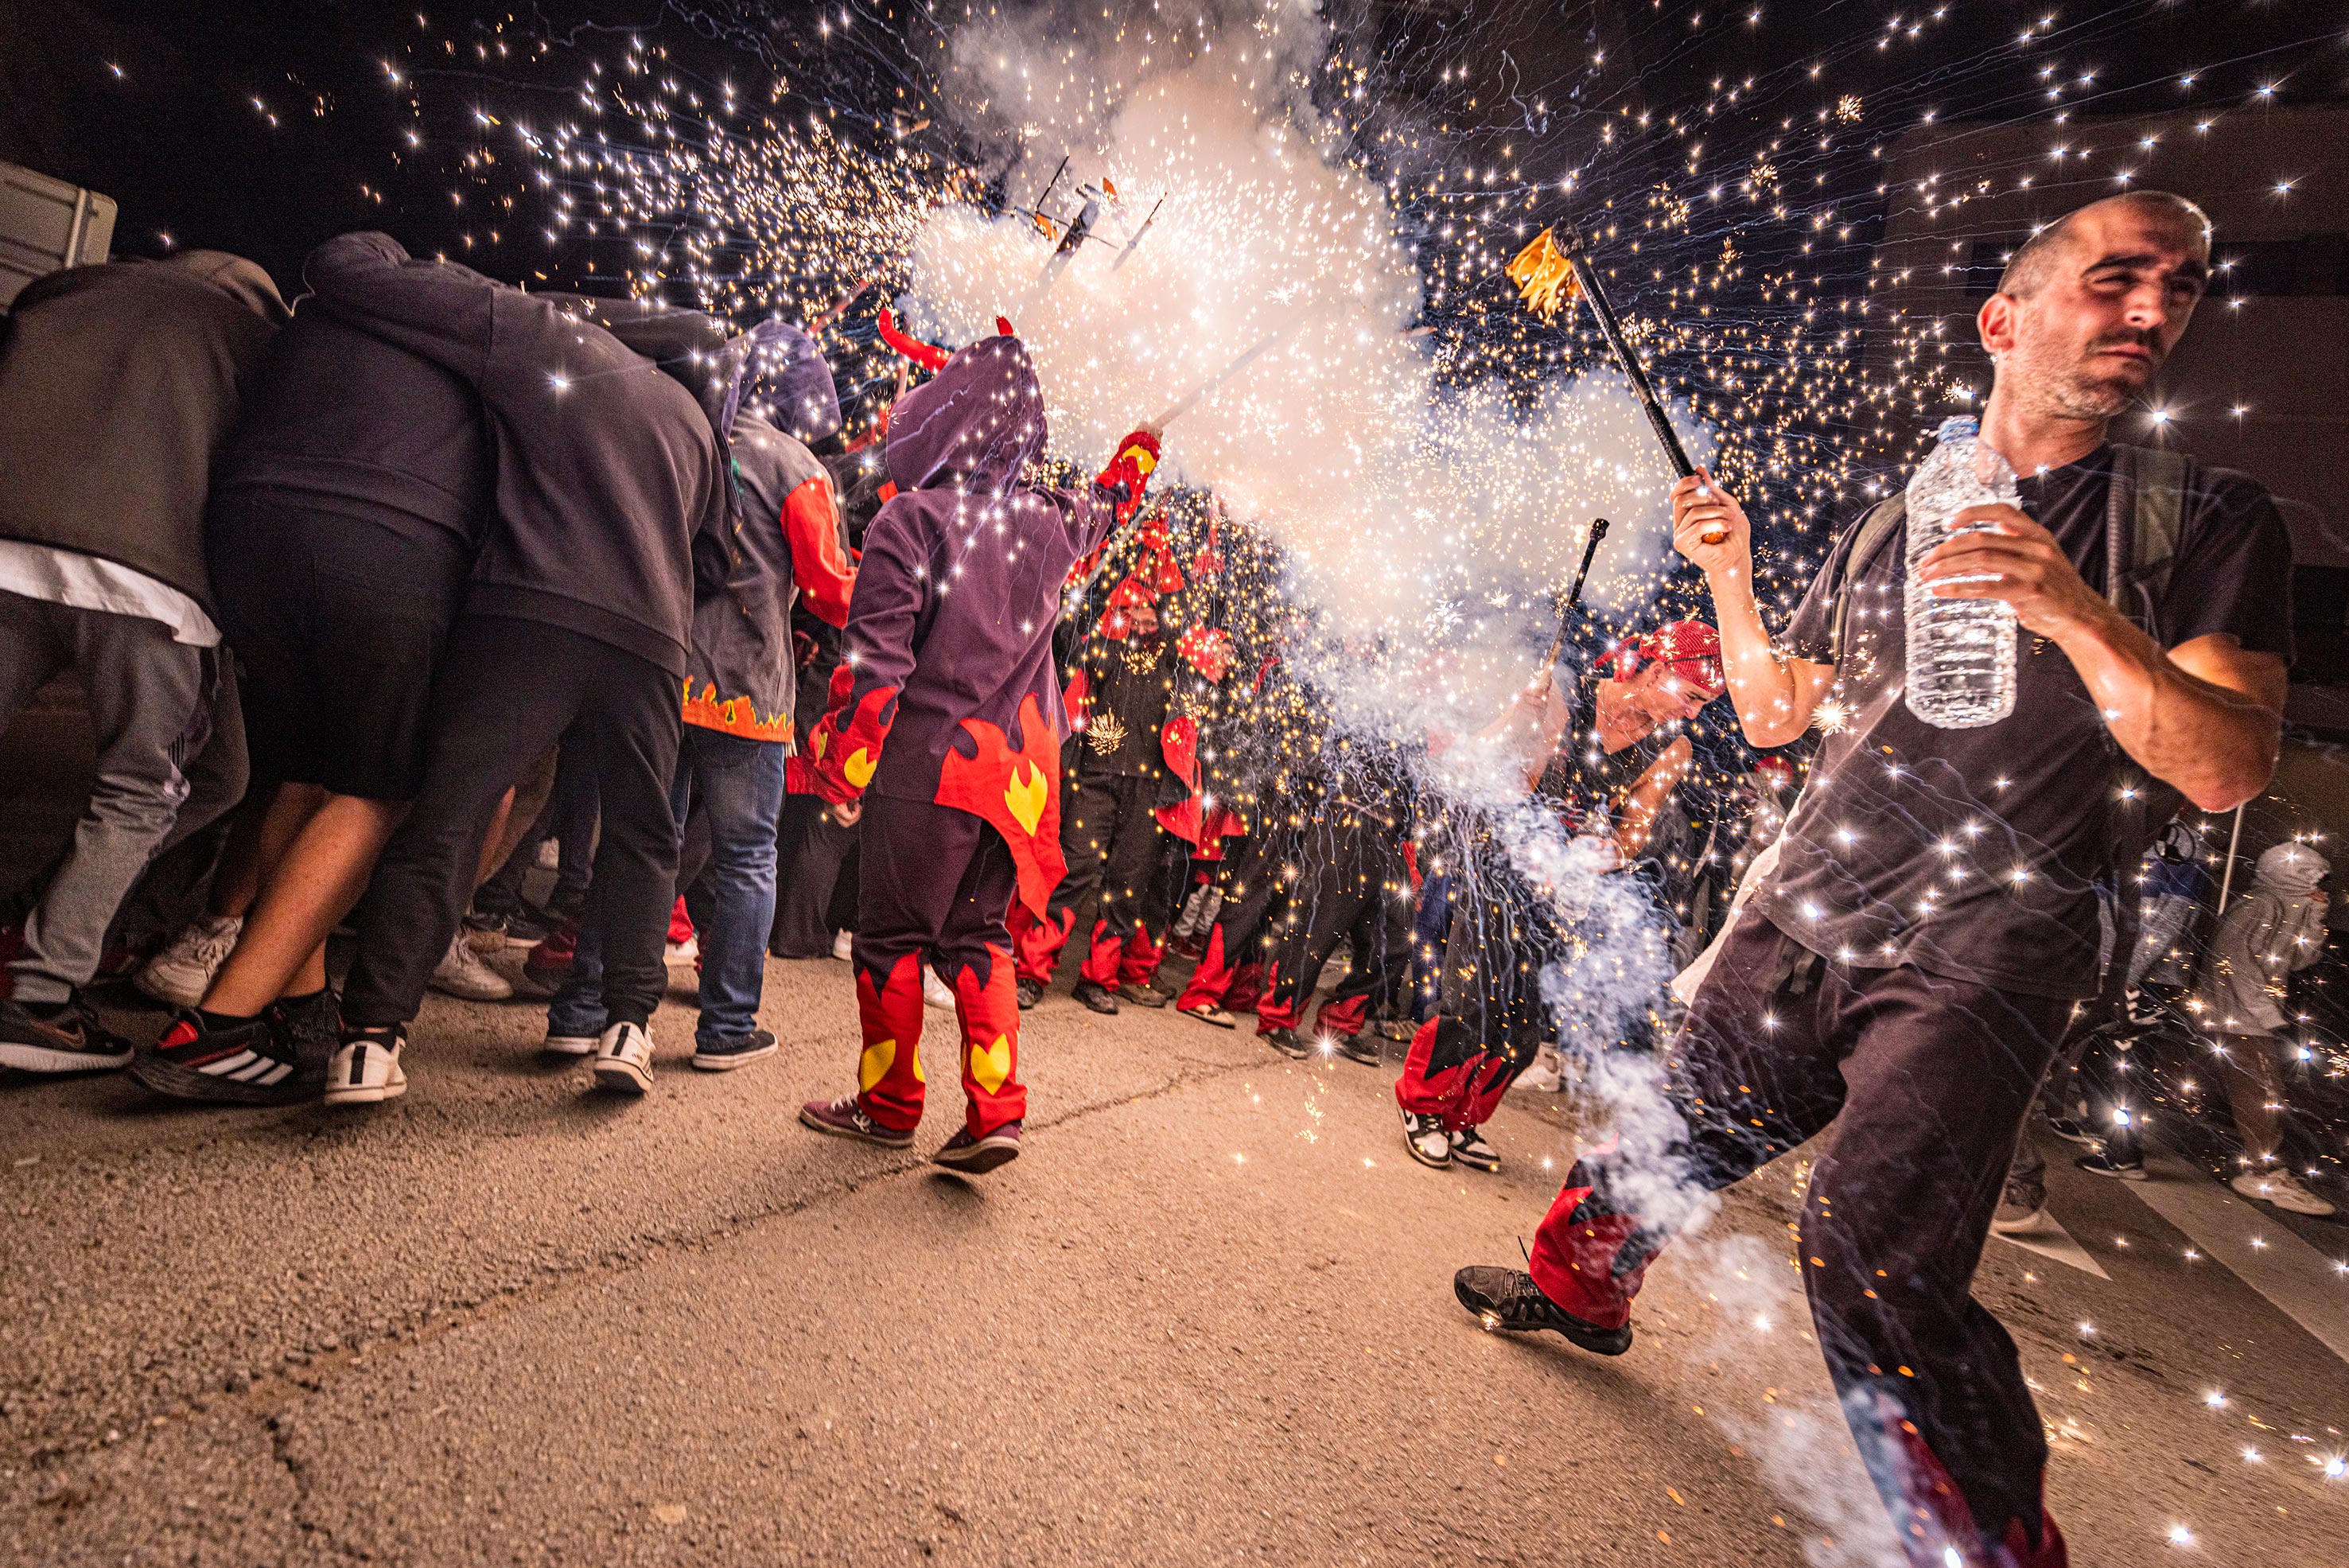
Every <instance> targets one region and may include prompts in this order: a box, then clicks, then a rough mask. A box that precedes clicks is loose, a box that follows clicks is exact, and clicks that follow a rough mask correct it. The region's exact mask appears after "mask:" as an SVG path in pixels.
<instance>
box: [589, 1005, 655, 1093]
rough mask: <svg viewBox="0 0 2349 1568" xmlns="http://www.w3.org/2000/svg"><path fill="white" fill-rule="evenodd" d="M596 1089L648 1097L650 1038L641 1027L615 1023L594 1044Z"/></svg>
mask: <svg viewBox="0 0 2349 1568" xmlns="http://www.w3.org/2000/svg"><path fill="white" fill-rule="evenodd" d="M595 1086H596V1087H597V1088H601V1089H616V1090H617V1091H619V1092H620V1093H621V1094H624V1095H643V1094H649V1093H650V1092H651V1091H652V1086H653V1037H652V1035H651V1034H650V1033H647V1031H646V1029H645V1026H644V1025H643V1024H641V1023H615V1024H613V1025H612V1027H610V1028H609V1029H606V1030H605V1031H604V1036H603V1038H602V1039H600V1040H598V1041H596V1042H595Z"/></svg>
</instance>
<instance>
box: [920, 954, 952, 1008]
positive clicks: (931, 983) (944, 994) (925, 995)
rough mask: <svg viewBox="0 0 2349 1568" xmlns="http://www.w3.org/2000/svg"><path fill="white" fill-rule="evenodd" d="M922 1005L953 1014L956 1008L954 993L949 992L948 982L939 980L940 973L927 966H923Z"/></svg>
mask: <svg viewBox="0 0 2349 1568" xmlns="http://www.w3.org/2000/svg"><path fill="white" fill-rule="evenodd" d="M922 1005H923V1006H925V1007H935V1008H936V1009H938V1010H939V1011H940V1012H953V1011H954V1008H955V994H954V992H951V991H949V990H947V982H946V981H942V980H940V979H939V978H938V971H936V970H934V969H932V968H930V967H929V966H928V965H927V964H925V965H923V966H922Z"/></svg>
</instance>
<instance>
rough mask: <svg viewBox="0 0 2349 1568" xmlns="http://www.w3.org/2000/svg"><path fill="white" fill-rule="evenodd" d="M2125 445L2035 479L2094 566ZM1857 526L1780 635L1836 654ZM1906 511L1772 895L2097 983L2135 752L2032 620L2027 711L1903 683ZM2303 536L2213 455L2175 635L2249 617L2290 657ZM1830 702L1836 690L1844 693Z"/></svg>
mask: <svg viewBox="0 0 2349 1568" xmlns="http://www.w3.org/2000/svg"><path fill="white" fill-rule="evenodd" d="M2112 461H2113V454H2112V449H2111V448H2110V447H2108V446H2107V447H2100V448H2098V449H2097V450H2096V451H2095V452H2093V453H2091V454H2090V455H2089V456H2087V457H2085V458H2083V459H2082V460H2081V461H2079V462H2075V463H2072V464H2069V465H2067V466H2065V467H2064V468H2059V469H2055V470H2052V471H2050V472H2047V473H2044V474H2036V475H2033V476H2031V477H2029V478H2026V479H2024V480H2023V482H2022V492H2023V511H2024V512H2025V513H2027V514H2029V515H2031V516H2032V517H2033V518H2034V519H2036V520H2037V521H2038V522H2039V523H2040V524H2042V525H2044V527H2046V528H2047V529H2048V530H2049V531H2050V532H2051V533H2053V534H2054V535H2055V537H2056V539H2057V541H2058V542H2059V543H2060V544H2061V545H2063V547H2064V553H2065V554H2066V555H2068V556H2070V557H2071V559H2072V562H2073V564H2074V565H2075V566H2077V567H2078V568H2079V570H2080V575H2081V576H2082V577H2083V578H2084V579H2085V581H2086V582H2087V584H2088V586H2089V587H2091V588H2093V589H2095V590H2096V591H2098V592H2099V593H2101V592H2102V591H2103V589H2104V586H2105V525H2106V499H2107V495H2108V493H2109V489H2110V485H2111V479H2112ZM1855 535H1857V524H1854V525H1853V526H1852V527H1851V528H1848V529H1847V530H1846V531H1845V533H1844V536H1843V537H1842V538H1841V539H1840V540H1838V541H1837V545H1836V547H1835V549H1834V551H1833V552H1832V553H1830V555H1829V556H1828V557H1827V560H1826V564H1825V565H1824V566H1822V567H1821V568H1820V570H1819V574H1818V576H1817V577H1816V579H1814V580H1813V582H1812V584H1811V587H1810V591H1809V592H1808V593H1806V595H1804V597H1803V602H1802V603H1801V604H1800V605H1799V606H1797V607H1795V618H1794V620H1793V622H1792V623H1791V624H1790V625H1789V626H1788V627H1787V628H1786V633H1785V637H1784V639H1782V642H1783V644H1784V646H1785V649H1786V651H1788V652H1789V653H1791V654H1793V655H1794V656H1795V658H1797V659H1809V660H1811V661H1813V662H1816V663H1821V664H1824V663H1826V662H1828V661H1829V659H1830V658H1831V657H1832V655H1831V652H1830V649H1829V646H1828V635H1829V631H1830V629H1831V624H1832V621H1833V618H1834V601H1835V588H1836V585H1837V582H1838V581H1839V580H1840V578H1841V576H1842V574H1843V562H1844V557H1845V556H1846V555H1847V553H1848V552H1849V550H1850V549H1851V546H1852V542H1853V539H1854V537H1855ZM1906 557H1907V539H1906V534H1905V529H1896V530H1894V532H1893V534H1892V535H1891V536H1890V537H1889V539H1888V540H1887V541H1886V542H1885V544H1884V545H1883V546H1882V548H1880V549H1879V550H1878V552H1877V555H1876V558H1875V560H1874V561H1873V562H1872V563H1870V564H1869V566H1868V569H1867V570H1866V571H1865V572H1863V573H1862V574H1861V576H1859V577H1858V578H1857V580H1856V581H1854V582H1853V583H1852V584H1851V585H1850V590H1849V591H1850V592H1851V594H1852V596H1853V597H1852V601H1851V608H1850V613H1849V615H1848V616H1847V618H1846V623H1845V631H1844V641H1845V649H1844V656H1843V659H1842V662H1841V664H1840V665H1839V666H1838V667H1837V680H1836V684H1835V687H1834V688H1833V689H1832V690H1831V691H1830V692H1829V693H1828V696H1827V699H1826V703H1823V704H1822V711H1823V713H1825V714H1828V715H1833V716H1834V727H1833V728H1829V727H1828V725H1827V724H1826V723H1822V725H1821V727H1822V729H1826V730H1827V732H1826V736H1825V738H1824V739H1823V740H1822V742H1820V746H1819V753H1818V758H1817V761H1816V763H1815V764H1814V766H1813V768H1812V771H1811V779H1810V783H1809V785H1808V787H1806V789H1805V790H1804V791H1803V794H1802V797H1801V800H1800V802H1799V803H1798V805H1797V806H1796V809H1795V815H1794V816H1793V818H1792V820H1791V821H1789V822H1788V824H1787V826H1786V830H1785V836H1784V843H1785V847H1784V848H1783V849H1782V850H1781V851H1780V859H1779V863H1778V872H1777V875H1776V876H1775V877H1774V878H1772V880H1771V882H1770V883H1769V885H1768V886H1766V887H1764V888H1762V889H1760V890H1758V891H1757V892H1756V893H1755V894H1754V907H1755V908H1756V909H1759V910H1760V911H1761V912H1762V913H1763V914H1764V915H1765V916H1766V917H1767V918H1768V919H1770V921H1771V922H1772V923H1773V924H1774V925H1775V926H1776V927H1777V928H1778V929H1780V930H1782V931H1784V932H1785V933H1786V935H1788V936H1790V937H1792V938H1794V939H1795V940H1796V941H1797V942H1800V943H1801V944H1802V945H1803V946H1804V947H1806V948H1807V949H1809V950H1811V951H1813V952H1816V953H1817V954H1819V955H1821V956H1822V957H1825V958H1827V959H1831V960H1834V961H1839V962H1846V963H1851V964H1856V965H1859V966H1861V967H1864V968H1890V967H1893V966H1895V965H1898V964H1913V965H1915V966H1916V967H1917V968H1919V969H1921V970H1924V971H1927V972H1929V973H1932V974H1939V975H1946V976H1949V977H1951V978H1952V979H1966V980H1974V981H1984V982H1987V983H1989V984H1991V985H1994V986H1996V987H1998V988H1999V989H2001V990H2003V991H2010V992H2019V993H2022V994H2023V995H2028V996H2053V997H2080V996H2086V995H2089V994H2091V993H2092V992H2094V991H2095V979H2096V951H2097V945H2098V934H2097V927H2096V912H2095V890H2094V884H2095V881H2096V879H2097V878H2098V877H2103V876H2105V875H2106V873H2107V871H2108V870H2109V868H2110V867H2109V866H2108V864H2107V863H2108V862H2109V860H2110V859H2111V857H2112V845H2113V842H2114V824H2113V819H2112V812H2113V810H2114V808H2115V805H2116V802H2117V800H2118V797H2119V794H2120V791H2121V788H2122V787H2123V786H2122V783H2121V769H2122V766H2123V763H2124V762H2125V761H2126V758H2125V756H2124V753H2122V752H2121V751H2120V749H2119V747H2118V745H2117V744H2116V742H2113V741H2112V739H2111V737H2110V736H2109V735H2108V733H2107V732H2106V728H2105V723H2104V720H2103V718H2102V716H2101V715H2100V714H2098V713H2097V711H2096V708H2095V701H2094V700H2093V699H2092V698H2090V696H2089V695H2088V690H2087V687H2086V686H2085V684H2084V683H2083V682H2082V681H2081V680H2080V677H2079V674H2078V672H2077V671H2075V670H2074V669H2073V668H2072V661H2071V660H2070V659H2067V658H2066V657H2064V652H2063V650H2062V649H2058V648H2057V647H2055V645H2054V643H2052V642H2048V641H2046V640H2045V639H2041V638H2038V637H2034V636H2033V634H2032V633H2030V632H2029V631H2027V630H2021V629H2019V628H2018V631H2017V643H2016V649H2015V655H2016V657H2015V676H2016V692H2015V706H2014V711H2013V713H2012V714H2011V715H2009V716H2008V717H2007V718H2005V719H2003V720H2002V721H2001V722H1998V723H1995V724H1991V725H1986V726H1984V727H1982V728H1981V729H1975V730H1941V729H1936V728H1934V727H1933V726H1932V725H1930V724H1928V723H1926V722H1924V721H1923V720H1921V719H1920V718H1918V717H1917V716H1916V715H1915V714H1914V713H1912V712H1910V711H1909V706H1908V704H1907V703H1906V702H1904V701H1902V700H1901V687H1902V679H1903V674H1904V663H1905V660H1904V653H1905V639H1906V635H1907V634H1906V628H1905V623H1904V618H1903V615H1902V604H1901V592H1902V585H1903V583H1904V582H1905V580H1906V571H1907V568H1906V566H1905V561H1906ZM2291 584H2292V545H2291V541H2290V539H2289V537H2288V536H2287V535H2286V534H2285V531H2284V525H2283V520H2282V517H2280V516H2279V515H2278V514H2277V513H2276V509H2275V504H2274V503H2273V502H2271V500H2269V498H2268V494H2267V492H2266V491H2265V490H2263V489H2261V487H2260V485H2259V484H2258V483H2255V482H2253V481H2252V480H2251V479H2250V478H2249V477H2248V476H2246V475H2244V474H2240V473H2236V472H2230V471H2228V470H2223V469H2199V470H2196V471H2194V473H2193V477H2192V479H2191V480H2190V481H2189V494H2188V496H2187V499H2186V508H2185V517H2184V524H2183V527H2182V530H2181V533H2180V536H2179V539H2178V553H2177V556H2176V557H2175V561H2174V564H2173V566H2172V568H2171V571H2170V576H2169V580H2168V587H2167V590H2166V591H2165V593H2164V594H2163V596H2162V600H2161V603H2160V605H2159V607H2158V612H2157V614H2156V617H2155V619H2156V622H2157V628H2156V630H2155V636H2156V638H2157V639H2158V641H2159V642H2160V643H2161V644H2162V645H2163V646H2164V647H2166V648H2175V647H2177V646H2178V645H2179V644H2182V643H2186V642H2190V641H2192V640H2193V639H2196V638H2198V637H2208V636H2211V635H2214V634H2226V635H2231V636H2233V637H2235V638H2237V639H2240V642H2241V644H2242V646H2243V647H2245V648H2246V649H2252V650H2255V651H2258V652H2262V653H2274V654H2280V655H2282V656H2283V657H2285V658H2287V659H2288V658H2290V657H2291V649H2292V608H2291ZM1828 703H1831V704H1833V705H1834V706H1833V707H1832V708H1830V707H1828V706H1827V704H1828Z"/></svg>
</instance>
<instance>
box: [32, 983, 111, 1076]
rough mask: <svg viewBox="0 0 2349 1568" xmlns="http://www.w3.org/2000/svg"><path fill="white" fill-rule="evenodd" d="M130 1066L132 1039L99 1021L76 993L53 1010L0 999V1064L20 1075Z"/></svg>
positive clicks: (98, 1071) (109, 1069) (77, 1071)
mask: <svg viewBox="0 0 2349 1568" xmlns="http://www.w3.org/2000/svg"><path fill="white" fill-rule="evenodd" d="M129 1064H130V1042H129V1041H128V1040H125V1039H124V1038H122V1036H120V1035H119V1034H117V1033H114V1032H113V1031H112V1030H110V1029H109V1028H107V1026H106V1025H105V1024H103V1023H99V1022H98V1014H97V1013H96V1012H93V1011H92V1010H91V1008H90V1005H89V1002H88V999H86V998H85V997H83V996H82V994H81V993H80V992H75V993H74V994H73V995H72V996H71V997H70V998H68V999H67V1002H66V1003H65V1005H63V1006H62V1007H59V1008H58V1009H57V1011H56V1012H49V1011H48V1010H47V1009H46V1008H40V1007H38V1006H37V1004H36V1005H30V1006H28V1005H27V1004H26V1003H24V1002H0V1067H14V1068H16V1070H17V1071H18V1072H20V1073H110V1072H112V1071H114V1070H115V1069H116V1068H118V1067H127V1066H129Z"/></svg>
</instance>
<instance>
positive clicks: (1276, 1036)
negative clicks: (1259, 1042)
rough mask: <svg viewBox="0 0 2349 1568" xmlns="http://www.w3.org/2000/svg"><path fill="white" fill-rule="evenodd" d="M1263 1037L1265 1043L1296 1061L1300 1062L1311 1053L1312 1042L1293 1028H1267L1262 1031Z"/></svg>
mask: <svg viewBox="0 0 2349 1568" xmlns="http://www.w3.org/2000/svg"><path fill="white" fill-rule="evenodd" d="M1263 1039H1264V1043H1265V1044H1268V1045H1269V1046H1271V1047H1272V1048H1273V1049H1274V1050H1276V1051H1278V1052H1279V1053H1280V1054H1282V1055H1284V1056H1288V1057H1290V1058H1293V1059H1294V1060H1296V1061H1299V1062H1302V1061H1303V1060H1305V1058H1306V1057H1308V1056H1310V1055H1311V1054H1313V1044H1312V1042H1310V1041H1309V1040H1307V1039H1306V1038H1305V1036H1303V1035H1302V1034H1299V1033H1298V1032H1297V1031H1296V1030H1294V1029H1268V1030H1266V1031H1265V1033H1264V1035H1263Z"/></svg>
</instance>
